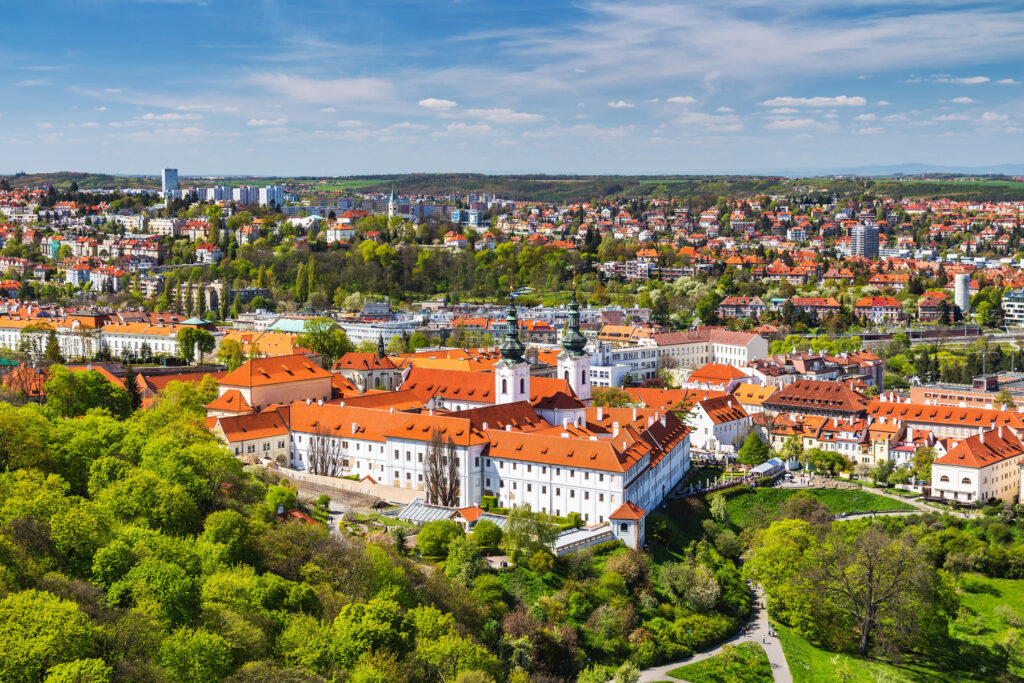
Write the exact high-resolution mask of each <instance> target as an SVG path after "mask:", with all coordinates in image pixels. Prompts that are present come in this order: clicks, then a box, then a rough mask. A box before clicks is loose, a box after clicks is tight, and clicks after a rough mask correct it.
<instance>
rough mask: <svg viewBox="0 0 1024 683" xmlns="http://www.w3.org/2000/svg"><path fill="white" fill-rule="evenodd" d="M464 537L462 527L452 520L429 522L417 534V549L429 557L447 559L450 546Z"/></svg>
mask: <svg viewBox="0 0 1024 683" xmlns="http://www.w3.org/2000/svg"><path fill="white" fill-rule="evenodd" d="M459 536H462V527H461V526H459V524H458V522H453V521H452V520H450V519H438V520H435V521H433V522H427V523H426V524H424V525H423V528H422V529H420V531H419V533H418V534H416V549H417V550H419V551H420V554H421V555H425V556H427V557H446V556H447V555H448V544H449V543H451V542H452V539H454V538H458V537H459Z"/></svg>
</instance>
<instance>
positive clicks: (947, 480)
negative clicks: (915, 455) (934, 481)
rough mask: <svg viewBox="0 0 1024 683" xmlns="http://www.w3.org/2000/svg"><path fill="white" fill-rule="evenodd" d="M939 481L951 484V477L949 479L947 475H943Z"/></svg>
mask: <svg viewBox="0 0 1024 683" xmlns="http://www.w3.org/2000/svg"><path fill="white" fill-rule="evenodd" d="M939 481H941V482H943V483H948V482H949V477H947V476H946V475H945V474H943V475H942V476H941V477H939Z"/></svg>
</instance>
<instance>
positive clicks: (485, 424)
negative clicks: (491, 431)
mask: <svg viewBox="0 0 1024 683" xmlns="http://www.w3.org/2000/svg"><path fill="white" fill-rule="evenodd" d="M484 431H487V423H486V422H484Z"/></svg>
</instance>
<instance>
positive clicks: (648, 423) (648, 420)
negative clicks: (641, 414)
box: [647, 415, 654, 427]
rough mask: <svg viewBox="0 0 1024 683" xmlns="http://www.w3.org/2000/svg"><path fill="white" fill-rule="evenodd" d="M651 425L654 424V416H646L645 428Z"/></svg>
mask: <svg viewBox="0 0 1024 683" xmlns="http://www.w3.org/2000/svg"><path fill="white" fill-rule="evenodd" d="M653 424H654V416H653V415H648V416H647V426H648V427H650V426H651V425H653Z"/></svg>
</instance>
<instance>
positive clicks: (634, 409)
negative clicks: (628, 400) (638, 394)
mask: <svg viewBox="0 0 1024 683" xmlns="http://www.w3.org/2000/svg"><path fill="white" fill-rule="evenodd" d="M633 422H636V408H633Z"/></svg>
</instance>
